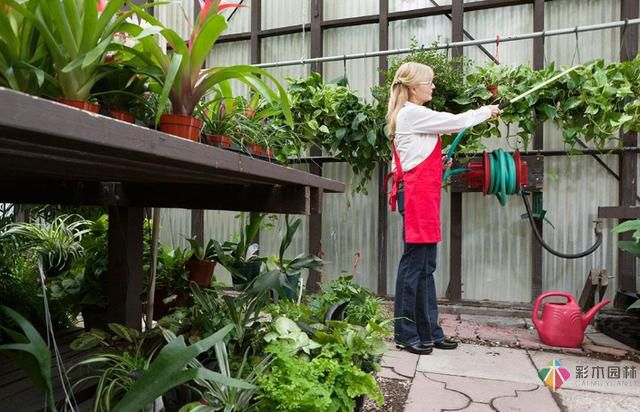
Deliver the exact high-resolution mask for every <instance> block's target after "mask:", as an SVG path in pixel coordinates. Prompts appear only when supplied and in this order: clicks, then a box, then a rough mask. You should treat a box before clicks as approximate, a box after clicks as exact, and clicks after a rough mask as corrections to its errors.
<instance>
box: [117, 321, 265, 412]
mask: <svg viewBox="0 0 640 412" xmlns="http://www.w3.org/2000/svg"><path fill="white" fill-rule="evenodd" d="M231 329H233V325H227V326H225V327H224V328H222V329H220V330H219V331H218V332H216V333H214V334H213V335H211V336H209V337H207V338H205V339H202V340H201V341H198V342H196V343H194V344H192V345H190V346H186V345H185V343H184V337H183V336H179V337H178V338H176V339H175V340H173V341H172V342H170V343H168V344H167V345H165V346H164V347H163V348H162V350H161V351H160V353H159V354H158V357H157V358H156V359H155V360H154V361H153V362H152V363H151V365H149V368H148V369H147V370H146V371H145V372H144V374H143V375H142V376H141V377H140V378H139V379H138V380H136V381H135V383H134V384H133V385H132V386H131V388H130V389H129V391H128V392H127V394H126V395H125V396H124V398H122V400H121V401H120V402H118V404H117V405H116V406H115V407H114V408H113V412H136V411H139V410H140V409H144V408H145V407H146V406H147V405H150V404H151V403H152V402H153V401H154V400H155V399H156V398H157V397H158V396H160V395H162V394H163V393H165V392H167V391H168V390H170V389H171V388H174V387H176V386H178V385H181V384H183V383H186V382H189V381H191V380H193V379H203V380H210V381H214V382H218V383H220V384H222V385H227V386H231V387H235V388H244V389H252V388H254V385H250V384H248V383H246V382H244V381H241V380H238V379H233V378H229V377H227V376H224V375H221V374H219V373H216V372H213V371H210V370H208V369H204V368H188V369H185V367H186V366H187V364H188V363H189V362H191V361H192V360H193V359H194V358H195V357H196V356H198V355H199V354H201V353H202V352H204V351H206V350H208V349H210V348H211V347H213V345H215V344H216V343H217V342H221V341H222V340H223V339H224V337H225V336H226V335H227V334H228V333H229V332H230V331H231Z"/></svg>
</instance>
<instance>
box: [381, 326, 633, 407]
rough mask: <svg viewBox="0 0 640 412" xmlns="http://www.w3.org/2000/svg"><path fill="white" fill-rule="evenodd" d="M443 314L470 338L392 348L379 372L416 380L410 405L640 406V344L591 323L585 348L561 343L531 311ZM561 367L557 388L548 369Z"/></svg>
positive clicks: (450, 329) (458, 334) (450, 330)
mask: <svg viewBox="0 0 640 412" xmlns="http://www.w3.org/2000/svg"><path fill="white" fill-rule="evenodd" d="M441 316H442V319H441V323H442V325H443V328H444V329H445V333H446V334H447V335H449V336H452V337H454V338H455V339H457V340H460V341H463V342H466V343H461V344H460V346H459V347H458V349H456V350H449V351H445V350H438V349H435V350H434V352H433V353H432V354H431V355H423V356H418V355H413V354H410V353H408V352H404V351H398V350H396V349H395V347H393V349H391V350H390V351H389V352H388V353H387V354H386V355H385V356H384V359H383V363H382V371H381V372H380V373H379V374H378V375H379V376H381V377H386V378H391V379H400V380H405V381H411V389H410V392H409V397H408V399H407V402H406V404H405V411H409V412H418V411H420V412H422V411H445V410H447V411H451V410H455V411H466V412H476V411H531V412H540V411H545V412H555V411H558V412H560V411H562V412H564V411H568V412H573V411H575V412H585V411H589V410H593V411H598V412H600V411H620V412H622V411H625V412H636V411H637V412H640V363H638V361H637V360H638V359H639V357H638V352H637V351H634V350H633V349H632V348H629V347H627V346H626V345H623V344H621V343H620V342H618V341H615V340H613V339H611V338H608V337H607V336H605V335H602V334H599V333H597V332H596V331H594V330H592V329H590V330H589V331H588V332H589V333H588V334H587V337H586V338H585V341H584V343H583V346H582V348H578V349H564V348H555V347H548V346H546V345H542V344H540V343H539V340H538V336H537V332H536V331H535V330H534V329H532V328H529V325H527V322H526V320H523V319H514V318H498V317H495V316H494V317H491V318H488V317H483V316H474V315H459V316H454V315H446V314H445V315H441ZM603 359H604V360H603ZM558 362H559V364H558ZM550 364H551V365H550ZM554 365H555V366H554ZM554 367H555V370H557V371H558V373H559V375H555V376H558V378H557V382H560V381H561V379H564V382H563V383H562V384H560V386H559V387H558V388H557V389H556V390H553V389H550V388H549V387H547V385H546V384H545V382H543V380H542V379H541V377H540V375H543V376H547V375H546V373H548V372H553V370H554V369H553V368H554ZM567 374H568V375H567ZM561 377H563V378H561Z"/></svg>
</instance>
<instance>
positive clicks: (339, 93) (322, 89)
mask: <svg viewBox="0 0 640 412" xmlns="http://www.w3.org/2000/svg"><path fill="white" fill-rule="evenodd" d="M288 81H289V88H288V92H289V94H290V95H291V101H292V108H293V113H294V121H295V129H296V132H297V134H298V135H300V136H304V140H305V141H306V142H308V144H310V145H314V146H316V147H321V148H323V149H325V150H326V151H327V152H329V153H330V154H331V155H332V156H335V157H336V158H338V159H342V160H344V161H346V162H347V163H348V164H349V166H350V167H351V169H352V170H353V172H354V176H355V177H357V184H356V186H355V189H354V190H355V191H356V192H365V193H366V183H367V182H368V181H369V180H370V178H371V173H372V172H373V169H374V168H375V166H376V162H377V161H378V160H383V159H388V158H389V155H390V153H391V151H390V142H389V140H388V139H387V138H386V137H385V136H384V133H381V131H382V122H383V121H381V119H384V116H383V117H379V116H378V113H377V112H376V110H375V108H374V107H373V106H371V105H368V104H366V103H364V102H361V101H360V99H359V98H358V96H357V94H356V93H355V92H354V91H352V90H351V89H349V87H348V86H346V85H344V84H335V83H324V82H323V81H322V77H321V76H320V75H319V74H318V73H312V74H311V75H310V76H309V77H307V78H302V79H288Z"/></svg>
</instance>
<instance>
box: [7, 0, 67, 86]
mask: <svg viewBox="0 0 640 412" xmlns="http://www.w3.org/2000/svg"><path fill="white" fill-rule="evenodd" d="M38 3H40V1H35V0H30V1H27V2H25V3H24V7H25V8H26V9H27V10H29V11H30V12H32V13H35V12H36V10H37V9H38ZM0 7H4V10H3V12H2V13H0V86H3V87H9V88H11V89H14V90H18V91H21V92H24V93H29V94H32V95H42V94H50V93H54V94H55V91H54V85H55V83H56V81H55V79H54V78H53V77H52V76H51V75H50V74H49V72H50V71H51V59H50V58H49V56H48V54H47V53H46V51H45V48H44V43H43V42H42V41H41V39H40V35H39V33H38V31H37V30H36V28H35V27H34V25H33V24H32V23H31V22H30V21H29V20H27V19H25V18H24V17H23V16H22V15H21V14H20V13H18V12H17V11H16V10H15V9H14V8H11V7H8V6H6V5H4V4H3V2H2V1H0Z"/></svg>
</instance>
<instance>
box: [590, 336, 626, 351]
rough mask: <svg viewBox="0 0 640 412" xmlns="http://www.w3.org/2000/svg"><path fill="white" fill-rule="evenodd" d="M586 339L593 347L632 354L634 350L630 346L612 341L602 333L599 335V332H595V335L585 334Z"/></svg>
mask: <svg viewBox="0 0 640 412" xmlns="http://www.w3.org/2000/svg"><path fill="white" fill-rule="evenodd" d="M586 336H587V338H588V339H589V340H590V341H591V342H593V344H594V345H598V346H605V347H608V348H615V349H621V350H624V351H627V352H634V351H635V349H633V348H632V347H630V346H627V345H625V344H624V343H622V342H619V341H617V340H615V339H613V338H612V337H610V336H607V335H605V334H604V333H600V332H596V333H587V334H586Z"/></svg>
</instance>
